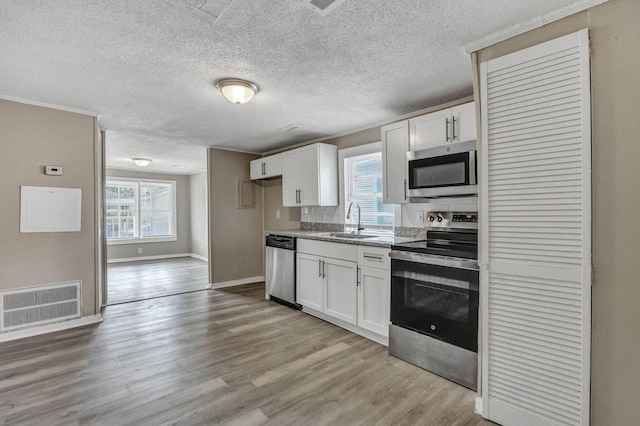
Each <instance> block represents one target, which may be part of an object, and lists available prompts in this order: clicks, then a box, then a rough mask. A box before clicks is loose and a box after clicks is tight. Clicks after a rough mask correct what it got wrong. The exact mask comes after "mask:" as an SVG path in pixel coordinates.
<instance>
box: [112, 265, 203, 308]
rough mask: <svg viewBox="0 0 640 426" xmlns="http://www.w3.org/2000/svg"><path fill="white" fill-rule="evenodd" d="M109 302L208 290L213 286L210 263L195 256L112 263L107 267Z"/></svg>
mask: <svg viewBox="0 0 640 426" xmlns="http://www.w3.org/2000/svg"><path fill="white" fill-rule="evenodd" d="M107 282H108V284H107V303H108V304H110V305H111V304H114V303H123V302H131V301H134V300H144V299H151V298H154V297H161V296H167V295H172V294H179V293H185V292H189V291H196V290H204V289H206V288H207V286H208V285H209V272H208V266H207V262H205V261H203V260H199V259H194V258H192V257H179V258H175V259H161V260H147V261H140V262H124V263H111V264H109V265H108V266H107Z"/></svg>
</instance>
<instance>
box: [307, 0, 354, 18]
mask: <svg viewBox="0 0 640 426" xmlns="http://www.w3.org/2000/svg"><path fill="white" fill-rule="evenodd" d="M343 2H344V0H305V1H304V3H305V4H306V5H307V6H308V7H310V8H311V9H313V10H315V11H316V12H317V13H318V14H320V15H322V16H324V15H326V14H328V13H329V12H331V11H332V10H333V9H335V8H336V7H338V6H339V5H340V4H341V3H343Z"/></svg>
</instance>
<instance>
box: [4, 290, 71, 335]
mask: <svg viewBox="0 0 640 426" xmlns="http://www.w3.org/2000/svg"><path fill="white" fill-rule="evenodd" d="M81 300H82V298H81V282H80V281H73V282H67V283H60V284H52V285H47V286H42V287H32V288H22V289H17V290H7V291H2V292H0V332H6V331H11V330H17V329H20V328H27V327H34V326H39V325H44V324H50V323H54V322H60V321H65V320H69V319H72V318H80V315H81V312H82V310H81V302H80V301H81Z"/></svg>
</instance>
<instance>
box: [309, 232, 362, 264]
mask: <svg viewBox="0 0 640 426" xmlns="http://www.w3.org/2000/svg"><path fill="white" fill-rule="evenodd" d="M297 244H298V248H297V250H298V252H299V253H307V254H314V255H316V256H321V257H330V258H333V259H341V260H347V261H351V262H356V261H357V259H358V246H356V245H353V244H341V243H330V242H327V241H316V240H305V239H303V238H298V240H297Z"/></svg>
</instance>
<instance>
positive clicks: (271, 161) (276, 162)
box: [250, 154, 282, 180]
mask: <svg viewBox="0 0 640 426" xmlns="http://www.w3.org/2000/svg"><path fill="white" fill-rule="evenodd" d="M250 174H251V179H252V180H255V179H266V178H270V177H274V176H280V175H282V154H275V155H270V156H268V157H264V158H259V159H257V160H253V161H252V162H251V163H250Z"/></svg>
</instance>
